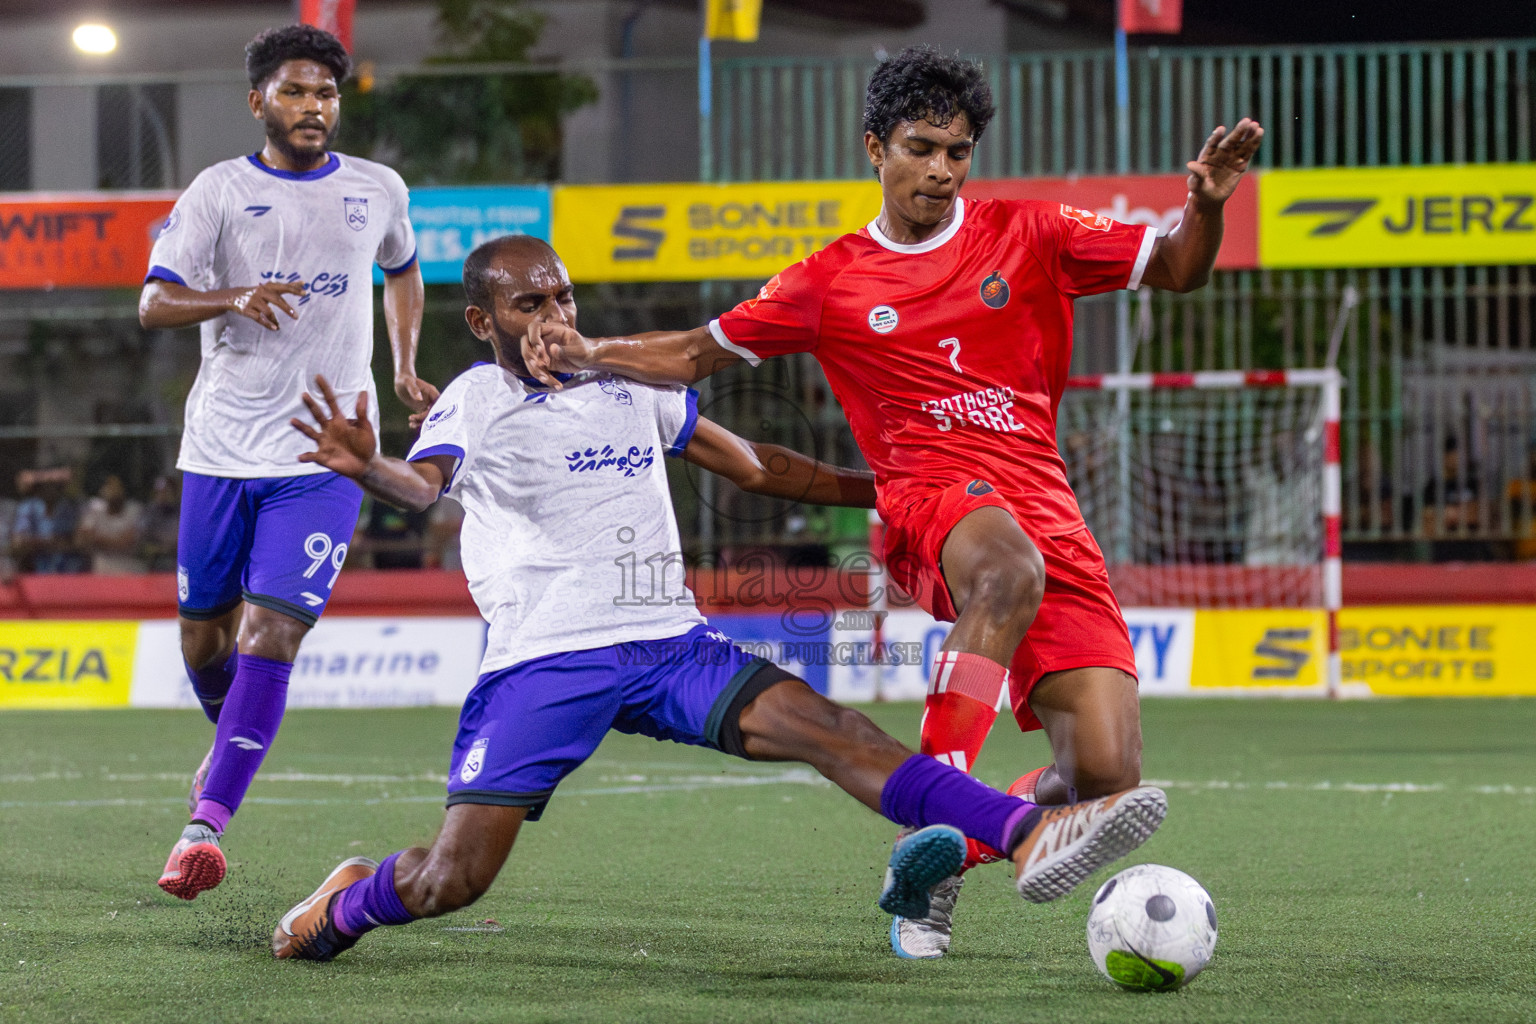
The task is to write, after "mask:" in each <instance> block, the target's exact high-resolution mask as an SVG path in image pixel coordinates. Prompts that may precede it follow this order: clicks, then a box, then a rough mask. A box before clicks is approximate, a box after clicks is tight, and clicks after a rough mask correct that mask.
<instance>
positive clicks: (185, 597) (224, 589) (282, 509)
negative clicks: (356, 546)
mask: <svg viewBox="0 0 1536 1024" xmlns="http://www.w3.org/2000/svg"><path fill="white" fill-rule="evenodd" d="M362 504H363V492H362V489H361V488H359V487H358V486H357V484H355V483H353V482H352V481H351V480H348V479H347V478H346V477H344V476H337V475H336V474H335V473H315V474H313V475H310V476H282V477H259V478H257V479H254V480H237V479H234V478H232V477H224V476H203V475H202V474H200V473H185V474H183V475H182V483H181V527H180V531H179V533H178V534H177V538H176V604H177V608H178V610H179V611H180V613H181V616H182V618H185V619H216V618H218V617H219V616H220V615H223V614H225V613H226V612H228V611H229V610H230V609H232V608H234V607H235V606H236V605H238V604H239V603H240V602H241V601H242V600H245V601H248V602H250V603H251V604H257V605H261V606H262V607H263V608H270V609H272V610H273V611H277V612H282V613H283V614H284V615H290V616H292V617H293V618H295V619H298V620H299V621H300V622H302V623H304V624H305V625H309V626H313V625H314V624H315V622H316V621H317V620H318V619H319V618H320V613H321V612H323V611H325V603H326V602H327V601H329V600H330V599H331V588H332V587H333V586H335V585H336V577H337V576H339V575H340V574H341V565H342V563H343V562H344V561H346V558H347V545H348V544H349V543H350V542H351V540H352V531H353V529H354V528H355V527H356V526H357V513H358V511H359V509H361V508H362Z"/></svg>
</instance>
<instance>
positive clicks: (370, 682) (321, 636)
mask: <svg viewBox="0 0 1536 1024" xmlns="http://www.w3.org/2000/svg"><path fill="white" fill-rule="evenodd" d="M138 628H139V630H140V633H139V645H138V658H137V659H136V661H134V662H133V694H132V703H133V706H134V707H141V708H149V707H154V708H180V707H185V708H191V707H196V706H197V698H196V697H194V696H193V695H192V686H191V684H190V683H188V682H187V674H186V669H184V668H183V667H182V663H181V642H180V640H179V638H178V627H177V624H176V623H175V622H174V621H171V620H166V621H156V622H145V623H142V624H139V626H138ZM484 651H485V623H484V622H483V621H482V620H480V619H477V618H468V617H454V618H398V619H395V618H343V617H340V616H334V617H331V618H326V619H321V620H320V622H319V623H318V624H317V625H316V626H315V628H314V629H313V630H311V631H310V633H309V635H308V636H306V637H305V638H304V645H303V647H301V648H300V649H299V657H298V660H297V661H296V662H294V666H293V676H292V677H291V679H290V681H289V684H288V706H289V707H299V708H302V707H312V708H364V707H366V708H381V707H409V706H415V705H424V704H446V705H450V706H456V705H458V704H462V703H463V702H464V696H465V695H466V694H467V693H469V691H470V688H471V687H473V686H474V685H475V679H476V678H477V677H478V676H479V673H480V656H481V654H482V653H483V652H484Z"/></svg>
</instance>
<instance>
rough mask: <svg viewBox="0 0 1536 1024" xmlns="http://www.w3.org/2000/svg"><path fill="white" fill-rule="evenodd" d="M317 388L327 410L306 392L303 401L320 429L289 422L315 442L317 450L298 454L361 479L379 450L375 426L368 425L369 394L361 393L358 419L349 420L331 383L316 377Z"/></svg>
mask: <svg viewBox="0 0 1536 1024" xmlns="http://www.w3.org/2000/svg"><path fill="white" fill-rule="evenodd" d="M315 387H316V388H318V389H319V391H320V395H321V397H323V398H324V399H325V405H326V408H323V409H322V408H321V407H320V403H319V402H317V401H315V398H314V396H313V395H311V394H310V393H309V392H308V391H306V392H304V395H303V398H304V405H305V406H306V407H308V409H309V414H310V415H311V416H313V417H314V418H315V422H316V423H317V424H319V428H318V429H316V428H315V427H311V426H310V425H309V424H308V423H305V422H304V421H303V420H301V419H299V418H297V417H294V418H293V419H291V420H289V421H288V422H289V423H290V424H292V426H293V429H294V430H297V431H298V432H299V433H301V434H303V435H304V436H305V437H307V438H309V439H310V440H311V441H313V442H315V450H314V451H312V452H304V453H302V454H301V455H299V461H300V462H317V463H319V464H320V465H322V466H324V467H325V468H326V469H329V470H332V471H333V472H336V473H340V474H341V475H342V476H349V477H352V478H353V479H354V480H355V479H358V478H360V477H361V476H362V475H363V473H364V472H366V471H367V469H368V463H369V461H370V460H372V458H373V456H374V455H375V454H376V453H377V452H378V450H379V442H378V438H376V437H374V434H373V424H372V423H370V422H368V392H367V391H360V392H358V395H357V407H356V408H355V409H354V410H353V412H354V413H356V416H355V417H354V418H352V419H347V417H346V416H344V415H342V412H341V406H340V405H339V404H338V403H337V401H336V392H335V391H332V390H331V382H330V381H328V380H326V379H325V378H324V377H321V376H318V375H317V376H316V377H315Z"/></svg>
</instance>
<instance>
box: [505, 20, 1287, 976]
mask: <svg viewBox="0 0 1536 1024" xmlns="http://www.w3.org/2000/svg"><path fill="white" fill-rule="evenodd" d="M993 112H994V108H993V104H992V97H991V93H990V90H989V89H988V88H987V85H986V82H985V80H984V78H983V77H982V74H981V70H980V69H979V68H978V67H976V66H975V65H974V64H971V63H969V62H967V61H963V60H959V59H957V58H950V57H946V56H943V55H940V54H937V53H935V52H933V51H931V50H927V49H909V50H906V51H903V52H902V53H900V54H898V55H896V56H895V57H893V58H890V59H889V60H886V61H885V62H883V63H882V64H881V65H880V66H879V67H878V68H876V70H875V72H874V74H873V75H872V76H871V78H870V82H869V90H868V95H867V100H866V105H865V113H864V127H865V133H864V144H865V148H866V150H867V151H868V154H869V160H870V163H871V164H872V165H873V166H874V168H875V173H876V174H877V175H878V176H879V178H880V187H881V194H882V207H881V211H880V215H879V217H877V218H876V219H875V220H874V221H873V222H872V223H871V224H869V225H868V226H867V227H866V228H864V229H863V230H861V231H859V232H857V233H855V234H851V235H845V236H843V237H842V238H840V239H838V240H837V241H836V242H834V243H833V244H832V245H831V246H829V247H827V248H826V249H824V250H822V251H821V252H818V253H816V254H815V255H813V256H810V257H807V258H806V259H804V260H802V261H801V262H799V263H797V264H795V265H794V266H792V267H789V268H788V269H786V270H785V271H783V272H782V273H780V274H779V275H778V276H777V277H775V278H774V279H773V280H771V281H769V282H768V284H767V285H765V286H764V288H763V289H762V291H761V293H760V294H759V295H758V296H757V297H756V298H754V299H751V300H749V301H747V302H744V303H742V304H741V305H740V306H737V307H736V308H735V309H733V310H731V311H729V312H727V313H725V314H724V315H722V316H721V317H720V318H719V319H718V320H716V321H714V322H712V323H710V324H709V325H708V326H707V327H700V328H697V329H695V330H692V331H684V332H654V333H649V334H642V335H638V336H636V337H633V338H613V339H588V338H584V337H582V336H581V335H579V334H577V333H576V332H575V331H574V330H570V329H567V328H561V327H549V326H546V327H543V328H540V329H535V330H531V331H530V332H529V335H528V337H527V338H526V339H525V341H524V355H525V357H526V358H527V362H528V365H529V367H530V369H532V370H533V372H534V373H535V375H536V376H539V377H540V378H541V379H545V380H546V381H547V382H550V383H551V384H553V383H554V378H553V377H552V375H551V373H552V371H554V370H576V369H580V368H583V367H587V366H601V367H604V368H607V369H610V370H612V371H614V372H616V373H623V374H626V375H629V376H632V377H638V378H641V379H644V380H650V381H655V382H692V381H695V380H698V379H700V378H701V377H705V376H707V375H709V374H710V373H712V372H714V371H716V370H718V369H720V368H722V367H724V366H727V365H730V364H732V363H735V362H737V361H739V360H746V361H747V362H749V363H752V364H754V365H755V364H756V363H758V362H759V361H761V360H762V359H765V358H768V357H770V356H776V355H783V354H785V353H789V352H811V353H813V354H814V355H815V356H816V358H817V360H818V361H819V362H820V363H821V367H822V370H823V371H824V372H825V373H826V376H827V380H828V381H829V383H830V384H831V386H832V390H833V392H834V394H835V395H836V396H837V398H838V400H839V401H840V402H841V403H842V405H843V409H844V411H845V412H846V414H847V416H848V421H849V424H850V426H851V427H852V428H853V433H854V437H855V438H856V439H857V441H858V444H859V447H860V449H861V450H862V451H863V453H864V456H865V458H866V459H867V460H868V462H869V464H870V466H871V467H872V468H873V469H874V471H875V478H876V487H877V489H878V493H879V506H878V507H879V511H880V514H881V517H882V518H883V519H884V520H885V523H886V533H885V558H886V563H887V566H888V568H889V571H890V572H891V574H892V576H893V578H894V579H895V580H896V581H897V582H899V583H900V584H901V586H902V587H903V589H905V590H906V591H908V592H909V593H910V594H912V595H913V596H914V597H915V598H916V599H917V600H918V602H919V603H920V604H921V605H922V606H923V607H924V608H925V609H927V610H928V611H929V612H931V613H932V614H933V615H934V616H935V617H936V618H939V619H944V620H953V621H954V623H955V626H954V629H953V630H952V631H951V632H950V634H949V637H948V639H947V640H946V641H945V643H944V647H943V650H942V651H941V652H940V653H939V655H938V657H937V659H936V661H935V664H934V666H933V672H932V676H931V680H932V681H931V683H930V688H929V694H928V699H927V705H926V707H925V710H924V716H923V725H922V737H921V739H922V746H921V749H922V751H923V752H924V753H927V754H931V755H933V756H935V757H939V758H941V759H943V760H946V761H949V762H950V763H952V764H954V765H955V766H957V767H959V768H962V769H966V770H969V769H970V768H971V766H972V765H973V764H974V762H975V760H976V755H977V754H978V753H979V752H980V749H981V746H982V743H983V741H984V740H985V739H986V735H987V732H988V731H989V730H990V728H991V726H992V722H993V720H994V719H995V717H996V714H997V708H998V707H999V706H1000V705H1001V702H1002V696H1003V694H1004V693H1005V692H1007V693H1008V695H1009V697H1010V700H1011V704H1012V707H1013V712H1014V716H1015V717H1016V718H1017V719H1018V721H1019V724H1020V726H1021V727H1023V728H1024V729H1037V728H1041V727H1043V728H1044V729H1045V732H1046V735H1047V736H1048V737H1049V739H1050V743H1051V750H1052V754H1053V756H1054V762H1053V763H1052V764H1051V765H1049V766H1047V767H1045V768H1042V769H1037V770H1036V771H1034V772H1030V773H1029V774H1028V775H1026V776H1024V777H1023V778H1021V779H1019V780H1018V782H1016V783H1015V784H1014V787H1013V788H1012V789H1011V790H1010V792H1014V793H1015V794H1017V795H1020V796H1023V797H1025V798H1027V799H1031V800H1033V801H1035V802H1038V803H1046V804H1056V803H1066V802H1069V801H1075V800H1077V799H1079V798H1084V797H1090V796H1100V795H1104V794H1107V793H1111V792H1115V791H1118V790H1123V789H1126V788H1128V787H1132V786H1136V785H1137V784H1138V783H1139V782H1140V779H1141V717H1140V709H1139V705H1138V699H1137V691H1136V664H1135V660H1134V657H1133V655H1132V652H1131V645H1130V639H1129V636H1128V634H1127V631H1126V626H1125V621H1124V619H1123V618H1122V617H1121V614H1120V609H1119V605H1118V604H1117V603H1116V601H1115V597H1114V594H1113V593H1112V592H1111V591H1110V588H1109V578H1108V574H1107V573H1106V571H1105V567H1104V558H1103V555H1102V554H1101V553H1100V551H1099V548H1098V546H1097V544H1095V542H1094V539H1093V536H1092V535H1091V534H1090V533H1089V531H1088V529H1087V527H1086V526H1085V525H1084V523H1083V519H1082V515H1081V513H1080V512H1079V511H1078V507H1077V501H1076V498H1075V497H1074V496H1073V493H1072V489H1071V487H1070V486H1069V485H1068V483H1067V477H1066V468H1065V465H1064V463H1063V462H1062V459H1061V456H1060V454H1059V453H1058V451H1057V448H1056V423H1055V421H1056V407H1057V403H1058V401H1059V400H1060V398H1061V391H1062V388H1063V386H1064V382H1065V379H1066V376H1067V366H1068V363H1069V361H1070V358H1071V347H1072V301H1073V299H1075V298H1077V297H1078V296H1080V295H1089V294H1093V293H1096V292H1106V291H1112V290H1115V289H1119V288H1137V287H1139V286H1141V285H1143V284H1145V285H1149V286H1152V287H1156V288H1166V289H1169V290H1172V291H1191V290H1193V289H1195V288H1198V287H1200V286H1201V285H1203V284H1204V283H1205V281H1206V280H1207V278H1208V277H1209V275H1210V271H1211V267H1212V266H1213V265H1214V263H1215V260H1216V252H1217V250H1218V248H1219V247H1220V245H1221V235H1222V207H1223V204H1224V203H1225V202H1226V200H1227V199H1228V198H1229V197H1230V196H1231V195H1232V193H1233V191H1234V190H1235V189H1236V187H1237V184H1238V181H1239V180H1240V178H1241V177H1242V174H1243V172H1244V171H1245V170H1247V167H1248V162H1249V160H1250V159H1251V158H1252V156H1253V154H1254V152H1255V151H1256V150H1257V148H1258V145H1259V140H1260V138H1262V136H1263V129H1262V128H1260V127H1259V126H1258V125H1257V124H1256V123H1254V122H1253V121H1250V120H1248V119H1246V118H1244V119H1243V120H1242V121H1240V122H1238V124H1237V125H1236V127H1234V128H1233V129H1232V130H1231V131H1230V132H1228V131H1227V130H1226V129H1225V128H1217V129H1216V130H1215V131H1214V132H1212V133H1211V135H1210V137H1209V138H1207V139H1206V141H1205V145H1204V147H1203V148H1202V149H1201V152H1200V155H1199V157H1198V158H1197V159H1196V160H1193V161H1191V162H1190V163H1189V164H1188V168H1189V172H1190V173H1189V199H1188V201H1187V203H1186V204H1185V207H1184V219H1183V222H1182V223H1181V224H1180V225H1179V226H1178V227H1177V228H1176V229H1175V230H1174V231H1173V232H1172V233H1170V234H1169V235H1168V236H1166V237H1161V238H1160V237H1157V236H1156V234H1155V232H1154V231H1153V230H1152V229H1150V228H1143V227H1132V226H1128V225H1124V224H1118V223H1116V222H1114V221H1112V220H1110V219H1108V218H1106V217H1099V216H1095V215H1094V214H1091V213H1087V212H1085V211H1082V210H1074V209H1071V208H1069V207H1064V206H1061V205H1060V204H1056V203H1041V202H965V201H964V200H963V199H962V198H961V196H960V190H961V186H962V185H963V184H964V183H965V178H966V175H967V173H968V172H969V170H970V165H971V155H972V152H973V150H974V148H975V145H976V143H977V140H979V139H980V137H981V135H982V133H983V131H984V130H985V128H986V126H987V122H988V121H989V120H990V119H991V117H992V115H993ZM985 853H986V852H985V851H981V850H973V860H974V859H986V858H985ZM959 884H960V877H959V876H956V877H954V878H951V879H948V880H946V881H945V882H943V883H940V885H939V886H938V887H937V888H936V889H935V890H934V893H933V898H932V900H931V909H930V912H929V916H928V917H927V918H924V919H918V920H905V919H898V920H897V921H896V922H895V923H894V924H893V925H892V929H891V943H892V948H893V949H894V950H895V952H896V953H897V954H898V955H900V956H904V957H916V958H932V957H937V956H942V955H943V954H944V952H945V950H946V949H947V948H948V946H949V938H950V923H951V914H952V911H953V908H954V901H955V898H956V897H957V896H958V893H959Z"/></svg>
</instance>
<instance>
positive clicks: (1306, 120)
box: [706, 40, 1536, 558]
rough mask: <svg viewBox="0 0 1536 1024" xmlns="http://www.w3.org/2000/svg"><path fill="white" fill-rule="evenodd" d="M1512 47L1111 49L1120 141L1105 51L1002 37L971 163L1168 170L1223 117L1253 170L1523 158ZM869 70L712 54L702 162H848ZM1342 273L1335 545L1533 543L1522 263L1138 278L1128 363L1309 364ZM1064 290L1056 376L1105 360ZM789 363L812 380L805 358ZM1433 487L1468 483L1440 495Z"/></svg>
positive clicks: (749, 176) (1334, 307)
mask: <svg viewBox="0 0 1536 1024" xmlns="http://www.w3.org/2000/svg"><path fill="white" fill-rule="evenodd" d="M1533 56H1536V40H1518V41H1502V42H1487V43H1446V44H1412V45H1406V44H1393V45H1377V46H1309V47H1266V48H1262V49H1257V48H1252V49H1226V50H1221V51H1215V50H1204V49H1187V48H1150V49H1145V50H1138V51H1133V52H1132V53H1131V56H1130V63H1129V94H1130V110H1129V122H1130V124H1129V127H1130V131H1129V135H1128V140H1127V142H1128V145H1127V146H1126V147H1125V148H1124V149H1121V148H1120V143H1119V141H1118V133H1117V130H1116V129H1117V111H1116V106H1115V94H1114V89H1115V81H1114V63H1113V54H1112V52H1111V51H1109V50H1107V49H1106V50H1095V51H1087V52H1076V53H1052V54H1018V55H1009V56H1006V57H1002V58H999V59H997V60H994V61H988V62H986V63H985V68H986V73H987V75H988V79H989V81H990V83H991V85H992V88H993V93H994V96H995V98H996V101H997V106H998V112H997V116H996V119H995V120H994V121H993V125H992V127H991V128H990V129H989V130H988V134H987V136H986V137H985V138H984V139H983V142H982V144H981V145H980V146H978V147H977V150H976V157H975V165H974V167H973V171H972V173H973V175H974V176H978V177H991V178H997V177H1030V176H1066V175H1074V174H1110V173H1121V172H1130V173H1162V172H1170V171H1172V172H1177V171H1180V170H1182V169H1183V166H1184V161H1186V160H1188V159H1190V158H1191V157H1193V155H1194V154H1195V152H1196V151H1197V150H1198V147H1199V145H1200V142H1201V140H1203V139H1204V137H1205V136H1206V134H1207V133H1208V132H1209V131H1210V130H1211V128H1213V127H1214V126H1215V125H1217V124H1227V125H1231V124H1233V123H1234V122H1235V121H1236V120H1237V119H1238V118H1239V117H1242V116H1245V115H1248V116H1254V117H1257V118H1258V119H1259V121H1260V123H1262V124H1264V125H1265V127H1266V139H1265V143H1264V146H1263V148H1262V149H1261V151H1260V154H1259V157H1258V164H1259V166H1268V167H1341V166H1385V165H1402V164H1422V163H1446V162H1467V163H1483V162H1524V161H1531V160H1536V142H1533V137H1532V136H1533V126H1532V122H1533V106H1536V68H1533ZM873 67H874V62H873V61H872V60H793V59H785V60H753V59H740V60H732V61H724V62H721V63H720V64H719V65H718V66H717V67H716V69H715V78H714V89H715V106H714V111H713V123H712V125H711V126H710V131H709V133H707V135H706V138H709V139H712V140H713V147H714V148H713V149H712V150H711V153H710V156H711V158H712V161H713V167H714V168H715V169H716V171H717V175H718V177H720V178H721V179H723V180H755V179H795V178H856V177H863V176H865V175H868V174H869V165H868V161H867V159H866V157H865V155H864V152H863V149H862V147H861V146H859V145H856V144H855V140H857V139H858V138H859V136H860V134H861V128H860V123H861V117H862V107H863V86H864V82H865V81H866V80H867V78H868V75H869V72H870V71H871V70H873ZM1351 285H1353V286H1354V287H1355V288H1356V289H1357V290H1358V292H1359V294H1360V296H1361V303H1360V305H1359V307H1358V308H1357V309H1355V310H1354V312H1353V313H1352V315H1351V316H1350V317H1349V320H1348V323H1347V325H1346V330H1345V333H1344V344H1343V349H1342V352H1341V357H1340V366H1341V368H1342V369H1343V371H1344V373H1345V375H1346V377H1347V378H1348V381H1349V386H1348V387H1347V389H1346V391H1345V409H1344V420H1343V444H1344V475H1345V495H1344V510H1345V521H1344V536H1345V539H1346V540H1347V541H1349V542H1351V544H1352V548H1351V550H1352V553H1353V554H1354V555H1356V556H1358V557H1403V558H1428V557H1442V558H1446V557H1501V556H1511V555H1514V556H1519V557H1536V519H1533V501H1536V464H1533V463H1536V460H1533V458H1532V453H1533V452H1536V413H1533V408H1536V395H1533V392H1536V345H1533V339H1532V318H1533V310H1536V272H1533V270H1532V268H1531V267H1529V266H1515V267H1472V268H1467V267H1445V268H1408V269H1384V270H1373V271H1357V272H1348V273H1346V272H1321V271H1227V272H1218V273H1217V274H1216V275H1214V278H1213V280H1212V282H1211V284H1210V285H1209V286H1207V287H1206V288H1204V289H1202V290H1201V291H1199V292H1196V293H1194V294H1192V295H1173V294H1165V293H1144V294H1143V296H1142V297H1141V299H1140V301H1139V304H1138V306H1137V316H1136V319H1137V335H1138V340H1139V345H1138V347H1137V351H1136V361H1135V368H1136V369H1138V370H1179V371H1193V370H1204V369H1250V368H1282V367H1299V366H1316V365H1320V364H1321V363H1322V361H1323V359H1324V357H1325V355H1326V353H1327V348H1328V339H1329V334H1330V329H1331V327H1332V324H1333V318H1334V317H1335V316H1336V314H1337V311H1338V309H1339V306H1340V302H1341V299H1342V296H1343V292H1344V289H1345V288H1346V287H1347V286H1351ZM1077 305H1078V327H1077V337H1076V351H1075V355H1074V364H1073V365H1074V372H1102V371H1106V370H1111V369H1114V368H1115V348H1114V342H1113V338H1114V309H1113V299H1110V298H1107V297H1099V298H1094V299H1087V300H1082V301H1080V302H1079V303H1078V304H1077ZM795 374H796V375H798V376H799V377H803V378H805V379H806V380H809V381H813V382H814V381H819V380H820V374H819V371H818V370H817V369H816V367H815V366H814V364H813V363H812V362H811V361H810V360H809V359H802V360H801V361H800V363H799V364H798V365H797V366H796V367H795ZM1448 446H1455V448H1456V451H1457V455H1456V457H1455V458H1454V459H1452V460H1450V461H1451V462H1454V463H1455V466H1454V475H1453V479H1450V480H1447V479H1446V476H1447V470H1448V460H1447V456H1446V448H1447V447H1448ZM1528 482H1529V483H1528ZM1451 494H1454V495H1475V497H1473V498H1472V499H1471V500H1469V501H1468V502H1466V506H1467V507H1466V509H1465V510H1456V511H1454V512H1453V511H1449V510H1450V508H1451V505H1452V504H1454V503H1452V502H1449V501H1448V500H1447V495H1451Z"/></svg>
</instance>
